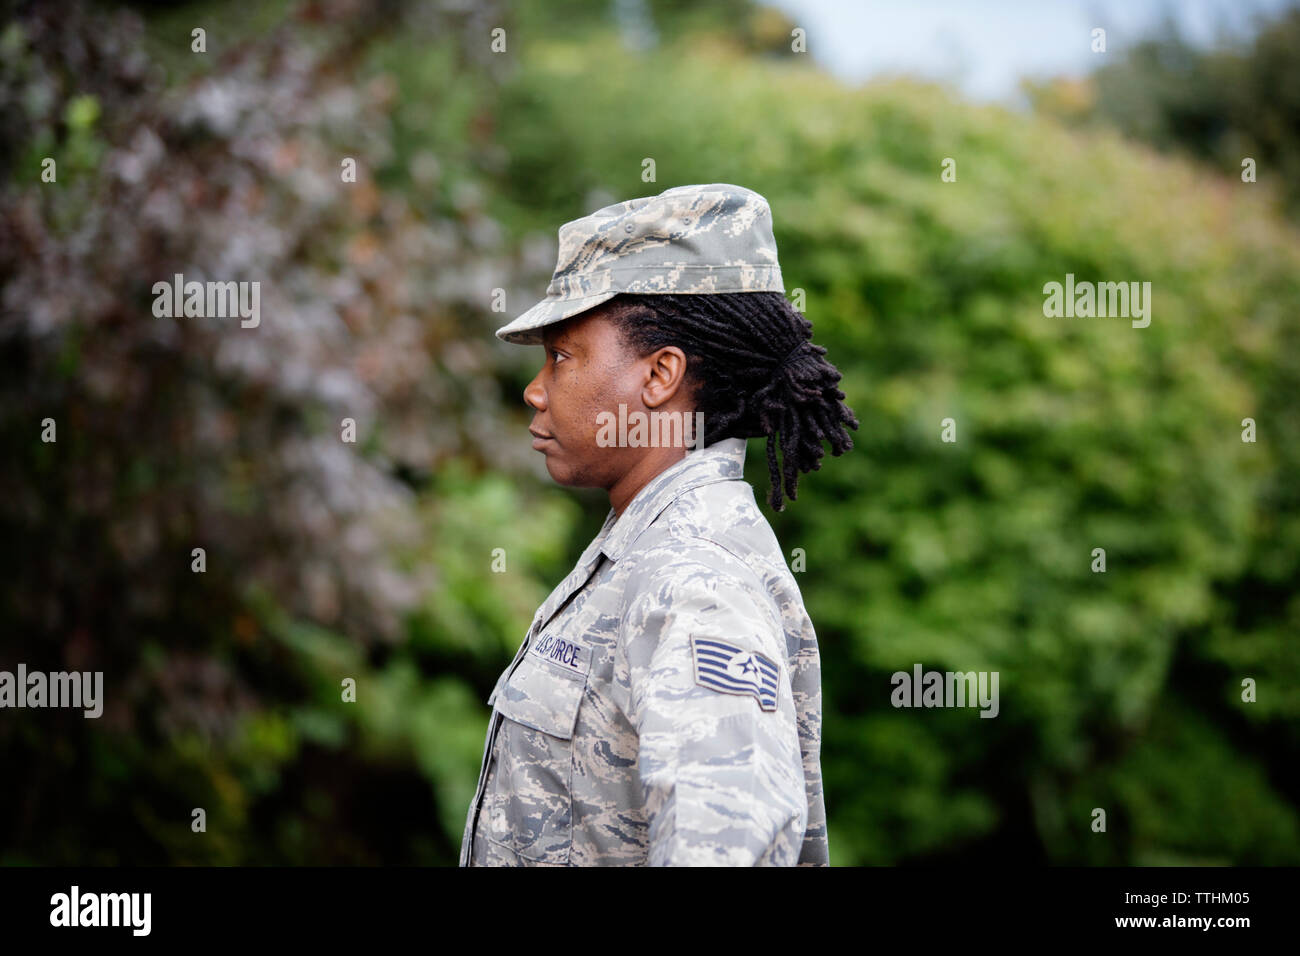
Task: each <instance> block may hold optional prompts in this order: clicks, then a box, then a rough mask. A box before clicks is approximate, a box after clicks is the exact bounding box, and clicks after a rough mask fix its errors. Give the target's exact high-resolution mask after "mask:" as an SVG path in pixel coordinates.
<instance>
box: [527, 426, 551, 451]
mask: <svg viewBox="0 0 1300 956" xmlns="http://www.w3.org/2000/svg"><path fill="white" fill-rule="evenodd" d="M528 434H530V435H532V436H533V450H534V451H541V450H542V448H544V447H545V446H546V443H547V442H548V441H555V436H554V435H548V434H546V432H539V431H536V430H534V429H532V428H530V429H528Z"/></svg>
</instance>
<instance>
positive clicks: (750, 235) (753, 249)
mask: <svg viewBox="0 0 1300 956" xmlns="http://www.w3.org/2000/svg"><path fill="white" fill-rule="evenodd" d="M620 292H635V293H641V294H645V295H655V294H659V295H665V294H677V295H683V294H687V293H691V294H715V293H723V292H781V293H784V292H785V286H784V285H783V284H782V282H781V267H780V265H779V264H778V263H777V258H776V239H775V238H774V237H773V235H772V210H771V209H770V208H769V207H768V204H767V200H766V199H764V198H763V197H762V196H760V195H759V194H758V193H756V192H754V191H753V190H752V189H746V188H745V187H743V186H733V185H731V184H730V183H708V184H705V185H696V186H675V187H673V188H672V189H666V190H664V191H663V192H662V193H660V194H659V195H658V196H647V197H645V198H643V199H629V200H627V201H626V202H620V203H614V204H613V205H612V206H606V207H604V208H603V209H598V210H596V211H595V212H593V213H592V214H591V215H589V216H584V217H583V218H581V219H575V220H573V221H572V222H566V223H565V224H564V225H563V226H561V227H560V254H559V258H558V260H557V263H556V266H555V274H554V275H553V276H552V277H551V284H550V285H549V286H547V289H546V298H545V299H543V300H542V301H541V302H538V303H537V304H536V305H535V306H533V307H532V308H531V309H529V310H528V311H527V312H525V313H524V314H523V315H521V316H519V317H518V318H517V319H515V320H514V321H513V322H510V323H509V324H508V325H505V326H502V327H501V328H499V329H497V331H496V336H497V338H499V339H501V340H502V341H504V342H513V343H514V344H516V345H540V344H541V343H542V333H541V328H542V326H545V325H551V324H552V323H555V322H560V321H562V320H564V319H567V318H570V317H571V316H574V315H577V314H578V313H579V312H584V311H586V310H587V309H590V308H593V307H594V306H597V305H600V304H601V303H602V302H606V301H608V300H610V299H612V298H614V296H616V295H618V294H619V293H620Z"/></svg>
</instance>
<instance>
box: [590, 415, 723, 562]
mask: <svg viewBox="0 0 1300 956" xmlns="http://www.w3.org/2000/svg"><path fill="white" fill-rule="evenodd" d="M745 448H746V440H745V439H744V438H724V439H722V440H721V441H716V442H714V443H713V444H712V445H707V446H705V447H704V448H700V449H698V450H695V449H692V450H690V451H688V452H687V453H686V455H685V457H683V458H682V459H681V461H676V462H673V464H672V465H670V466H669V467H668V468H665V469H664V470H663V471H661V472H659V474H657V475H655V476H654V477H653V478H651V479H650V482H649V484H647V485H646V486H645V487H644V488H642V489H641V490H640V491H638V492H637V493H636V497H634V498H633V499H632V500H631V501H630V502H628V505H627V507H626V508H624V509H623V514H622V515H615V514H614V509H613V508H610V509H609V514H608V515H607V516H606V518H605V526H604V527H603V528H601V530H600V534H599V535H597V536H596V540H597V541H600V540H601V539H602V538H603V539H604V543H603V544H601V545H600V551H601V553H602V554H604V555H605V557H607V558H609V560H610V561H617V560H618V559H619V558H621V557H622V556H623V554H624V552H626V551H627V549H628V548H629V547H630V546H631V544H632V542H633V541H635V540H636V538H637V536H638V535H640V534H641V532H642V531H644V530H645V529H646V528H647V527H649V525H650V523H651V522H652V521H654V520H655V518H657V517H659V515H660V514H661V513H662V512H663V510H664V509H665V508H667V507H668V506H669V505H670V504H672V503H673V502H674V501H676V500H677V499H678V498H679V497H681V496H682V495H684V494H686V492H688V491H691V490H693V489H695V488H699V487H700V486H701V485H711V484H713V483H714V482H716V481H736V480H743V479H744V475H745Z"/></svg>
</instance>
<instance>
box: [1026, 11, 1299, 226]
mask: <svg viewBox="0 0 1300 956" xmlns="http://www.w3.org/2000/svg"><path fill="white" fill-rule="evenodd" d="M1024 88H1025V90H1026V92H1027V93H1028V95H1029V97H1030V100H1031V102H1033V103H1034V105H1035V106H1036V107H1037V108H1038V109H1039V110H1040V111H1042V112H1045V113H1049V114H1052V115H1055V116H1058V117H1059V118H1062V119H1066V120H1068V121H1071V122H1074V123H1086V124H1089V125H1093V126H1095V125H1097V124H1112V125H1114V126H1115V127H1117V128H1118V129H1120V130H1122V131H1123V132H1124V133H1125V134H1126V135H1128V136H1132V137H1134V138H1135V139H1140V140H1144V141H1146V142H1149V143H1152V144H1154V145H1156V146H1158V147H1160V148H1161V149H1166V150H1168V149H1177V150H1182V151H1184V152H1187V153H1189V154H1191V155H1193V156H1195V157H1197V158H1198V159H1202V160H1206V161H1209V162H1211V163H1213V164H1214V165H1215V166H1216V167H1218V168H1219V169H1222V170H1223V171H1224V172H1225V173H1227V174H1228V175H1231V176H1234V177H1239V176H1240V174H1241V168H1242V166H1241V164H1242V160H1243V159H1244V158H1245V157H1251V158H1253V159H1254V160H1255V161H1256V163H1257V167H1258V168H1257V176H1258V181H1259V182H1261V183H1269V184H1271V188H1274V189H1276V190H1278V192H1279V193H1280V195H1281V196H1282V197H1283V198H1284V200H1285V202H1286V204H1287V207H1288V209H1289V211H1290V214H1291V215H1292V216H1293V217H1294V216H1300V7H1295V6H1293V7H1290V8H1288V9H1286V10H1284V11H1282V12H1281V13H1280V14H1279V15H1278V16H1277V17H1276V18H1275V19H1273V20H1271V21H1269V20H1264V21H1262V22H1261V23H1260V24H1258V29H1257V32H1256V33H1255V35H1254V36H1253V38H1252V39H1250V40H1248V41H1241V40H1235V41H1222V42H1221V43H1220V44H1219V45H1218V46H1216V47H1214V48H1211V49H1202V48H1198V47H1197V46H1194V45H1193V44H1192V43H1191V42H1189V41H1188V39H1187V38H1186V37H1185V36H1184V35H1183V33H1182V29H1181V27H1180V26H1179V25H1178V21H1176V20H1175V19H1173V18H1172V17H1166V19H1165V21H1164V22H1163V23H1162V25H1161V26H1160V27H1159V28H1158V29H1157V30H1156V31H1155V33H1154V35H1153V36H1152V37H1151V38H1149V39H1146V40H1143V41H1142V42H1140V43H1137V44H1135V45H1134V46H1132V47H1131V48H1129V49H1127V50H1124V51H1122V52H1120V53H1119V54H1118V55H1117V56H1116V57H1115V59H1114V60H1113V61H1108V62H1107V65H1105V66H1103V67H1101V68H1100V69H1099V70H1097V71H1096V72H1095V73H1094V74H1093V75H1092V76H1091V77H1089V78H1088V79H1087V80H1085V81H1082V82H1080V81H1077V80H1068V79H1054V80H1049V81H1027V82H1026V83H1025V84H1024Z"/></svg>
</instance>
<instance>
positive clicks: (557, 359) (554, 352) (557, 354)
mask: <svg viewBox="0 0 1300 956" xmlns="http://www.w3.org/2000/svg"><path fill="white" fill-rule="evenodd" d="M551 354H552V355H553V356H555V361H556V362H557V363H558V362H559V361H560V359H562V358H564V356H563V355H561V354H560V353H559V352H557V351H555V349H551Z"/></svg>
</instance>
